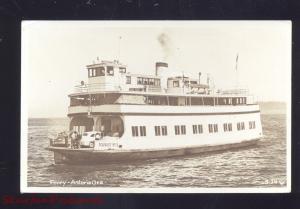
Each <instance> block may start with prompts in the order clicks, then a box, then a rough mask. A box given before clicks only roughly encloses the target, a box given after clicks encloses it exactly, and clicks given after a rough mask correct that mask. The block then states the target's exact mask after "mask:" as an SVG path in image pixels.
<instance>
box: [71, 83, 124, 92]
mask: <svg viewBox="0 0 300 209" xmlns="http://www.w3.org/2000/svg"><path fill="white" fill-rule="evenodd" d="M120 90H121V87H120V86H116V85H114V84H107V83H106V84H102V83H95V84H84V85H77V86H75V92H77V93H82V92H96V91H120Z"/></svg>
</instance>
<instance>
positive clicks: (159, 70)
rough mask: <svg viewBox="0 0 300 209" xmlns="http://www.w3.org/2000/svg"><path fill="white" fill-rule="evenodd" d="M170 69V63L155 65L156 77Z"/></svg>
mask: <svg viewBox="0 0 300 209" xmlns="http://www.w3.org/2000/svg"><path fill="white" fill-rule="evenodd" d="M167 67H168V63H165V62H157V63H155V75H156V76H160V75H161V74H162V72H163V70H164V69H166V68H167Z"/></svg>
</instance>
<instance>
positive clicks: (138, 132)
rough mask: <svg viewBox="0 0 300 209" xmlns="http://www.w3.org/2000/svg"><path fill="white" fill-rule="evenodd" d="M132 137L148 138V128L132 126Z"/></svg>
mask: <svg viewBox="0 0 300 209" xmlns="http://www.w3.org/2000/svg"><path fill="white" fill-rule="evenodd" d="M131 131H132V136H146V126H132V127H131Z"/></svg>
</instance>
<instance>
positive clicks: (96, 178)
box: [23, 114, 287, 188]
mask: <svg viewBox="0 0 300 209" xmlns="http://www.w3.org/2000/svg"><path fill="white" fill-rule="evenodd" d="M262 125H263V133H264V137H263V138H262V139H261V141H259V143H258V144H257V145H256V146H253V147H249V148H243V149H235V150H227V151H224V152H218V153H206V154H199V155H193V156H187V157H177V158H168V159H151V160H147V161H142V162H133V163H122V164H110V165H92V166H89V165H55V164H54V161H53V153H52V152H50V151H47V150H45V148H46V147H47V146H48V144H49V141H48V138H47V137H48V135H49V134H55V133H57V132H59V131H62V130H67V129H68V119H61V118H60V119H29V131H28V171H27V174H28V182H27V184H28V186H29V187H33V186H34V187H49V186H50V187H51V186H68V187H70V186H73V187H78V186H80V187H82V186H89V187H140V188H142V187H149V188H159V187H198V188H214V187H228V188H230V187H263V188H264V187H281V186H282V187H283V186H286V167H287V165H286V116H285V115H283V114H274V115H271V114H265V115H262ZM23 160H24V159H23ZM25 160H26V159H25ZM64 181H65V182H67V183H66V184H65V185H63V184H59V183H61V182H64ZM88 183H91V184H90V185H87V184H88Z"/></svg>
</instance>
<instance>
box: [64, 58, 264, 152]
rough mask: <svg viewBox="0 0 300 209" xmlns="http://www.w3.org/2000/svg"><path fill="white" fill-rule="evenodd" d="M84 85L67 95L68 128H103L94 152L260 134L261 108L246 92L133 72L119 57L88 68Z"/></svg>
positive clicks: (162, 71) (164, 73)
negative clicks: (219, 88)
mask: <svg viewBox="0 0 300 209" xmlns="http://www.w3.org/2000/svg"><path fill="white" fill-rule="evenodd" d="M87 70H88V77H89V78H88V83H84V82H82V83H81V85H79V86H76V92H75V93H73V94H71V95H69V97H70V106H69V109H68V116H69V118H70V130H76V131H77V132H79V133H83V132H87V131H102V132H103V133H104V137H103V139H102V140H100V141H99V142H97V143H96V144H95V147H94V149H95V150H151V149H156V150H158V149H172V148H180V147H196V146H204V145H207V146H213V145H222V144H231V143H239V142H243V141H251V140H257V139H259V138H261V137H262V127H261V121H260V110H259V106H258V105H257V104H255V103H254V102H253V98H252V96H251V95H249V94H248V92H247V91H244V90H230V91H229V90H228V91H219V92H214V91H213V90H212V89H211V88H210V86H209V82H207V83H205V84H204V83H200V75H201V74H199V79H195V78H189V77H187V76H185V75H182V76H169V75H170V74H169V73H168V72H170V69H168V65H167V63H162V62H159V63H156V69H155V74H154V75H143V74H131V73H129V72H127V66H125V65H123V64H121V63H119V62H118V61H113V62H111V61H101V62H99V63H95V64H92V65H88V66H87Z"/></svg>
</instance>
